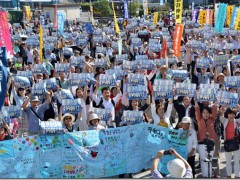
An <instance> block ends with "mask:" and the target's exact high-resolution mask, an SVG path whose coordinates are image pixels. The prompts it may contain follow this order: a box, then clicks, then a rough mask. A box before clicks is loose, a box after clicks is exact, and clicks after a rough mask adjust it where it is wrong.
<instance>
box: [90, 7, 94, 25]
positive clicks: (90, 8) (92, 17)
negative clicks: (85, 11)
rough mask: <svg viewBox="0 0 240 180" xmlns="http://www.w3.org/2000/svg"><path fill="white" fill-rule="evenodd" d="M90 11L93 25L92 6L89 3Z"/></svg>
mask: <svg viewBox="0 0 240 180" xmlns="http://www.w3.org/2000/svg"><path fill="white" fill-rule="evenodd" d="M90 13H91V19H92V25H94V18H93V6H92V5H90Z"/></svg>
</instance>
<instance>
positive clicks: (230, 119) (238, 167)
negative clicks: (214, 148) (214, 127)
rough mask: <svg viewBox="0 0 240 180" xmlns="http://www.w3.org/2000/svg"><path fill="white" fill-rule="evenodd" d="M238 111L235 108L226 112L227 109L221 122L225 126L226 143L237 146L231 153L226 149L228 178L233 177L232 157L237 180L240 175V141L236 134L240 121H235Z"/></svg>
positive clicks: (223, 112)
mask: <svg viewBox="0 0 240 180" xmlns="http://www.w3.org/2000/svg"><path fill="white" fill-rule="evenodd" d="M236 114H237V110H236V109H234V108H228V109H227V110H226V112H225V109H224V108H223V109H222V112H221V117H220V120H221V122H222V124H223V126H224V141H225V142H224V143H226V142H227V141H228V142H229V143H231V146H236V148H235V149H232V150H231V151H230V152H229V151H227V149H226V148H225V151H226V152H225V156H226V170H227V178H231V175H232V156H233V157H234V159H235V161H234V166H233V167H234V168H233V171H234V174H235V178H239V175H240V162H239V159H240V149H239V144H238V140H237V139H236V138H237V136H239V135H238V134H236V132H237V129H238V128H239V127H240V119H235V117H236Z"/></svg>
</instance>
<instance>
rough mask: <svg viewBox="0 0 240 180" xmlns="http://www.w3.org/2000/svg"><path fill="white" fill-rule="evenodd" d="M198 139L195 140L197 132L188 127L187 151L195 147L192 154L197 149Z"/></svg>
mask: <svg viewBox="0 0 240 180" xmlns="http://www.w3.org/2000/svg"><path fill="white" fill-rule="evenodd" d="M197 145H198V141H197V133H196V131H195V130H194V129H192V128H190V129H189V134H188V145H187V147H188V153H190V152H191V151H192V148H194V149H195V151H194V153H193V156H194V155H195V154H196V149H197Z"/></svg>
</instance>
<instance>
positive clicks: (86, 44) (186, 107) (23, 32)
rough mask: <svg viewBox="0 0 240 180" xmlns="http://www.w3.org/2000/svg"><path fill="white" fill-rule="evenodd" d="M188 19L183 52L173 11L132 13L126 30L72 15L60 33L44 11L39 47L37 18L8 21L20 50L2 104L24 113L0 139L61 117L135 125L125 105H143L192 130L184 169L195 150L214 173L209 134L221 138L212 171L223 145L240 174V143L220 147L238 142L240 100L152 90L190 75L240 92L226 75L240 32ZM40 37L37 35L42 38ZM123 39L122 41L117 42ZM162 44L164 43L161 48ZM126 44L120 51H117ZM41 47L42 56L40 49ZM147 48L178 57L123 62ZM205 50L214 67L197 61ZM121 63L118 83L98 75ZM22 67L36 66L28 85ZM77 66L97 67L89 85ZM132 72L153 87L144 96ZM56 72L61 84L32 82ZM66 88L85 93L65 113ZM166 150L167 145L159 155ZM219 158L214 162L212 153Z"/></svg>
mask: <svg viewBox="0 0 240 180" xmlns="http://www.w3.org/2000/svg"><path fill="white" fill-rule="evenodd" d="M170 21H171V25H170ZM166 22H167V23H166ZM183 23H184V24H185V26H184V32H183V35H182V39H181V56H179V57H177V56H175V52H174V50H173V49H172V43H173V41H174V29H175V22H174V19H173V20H170V19H169V21H166V20H164V19H160V20H159V22H158V23H157V25H156V26H153V18H151V17H150V19H145V18H143V17H142V18H140V17H138V18H132V19H129V20H128V21H126V23H125V24H124V26H122V27H121V28H120V31H121V33H120V34H117V33H116V32H115V29H114V23H110V24H109V25H108V26H106V27H100V26H98V25H93V26H92V28H93V33H91V34H88V33H87V32H85V30H84V28H83V25H84V23H83V22H81V21H79V20H78V19H77V20H73V21H70V20H66V21H65V23H64V33H63V34H62V35H60V34H58V33H56V31H55V29H54V28H53V23H52V22H51V20H48V19H46V20H45V25H44V26H43V27H44V49H39V44H37V45H34V43H35V40H33V41H30V40H29V39H30V38H29V37H31V38H32V37H33V36H35V35H36V36H37V37H38V35H39V27H40V24H39V22H34V23H29V22H25V21H24V22H21V24H9V30H10V32H11V35H12V44H13V51H14V56H13V57H12V58H8V73H9V76H8V84H7V94H6V99H5V103H4V106H11V105H14V106H19V107H21V114H20V116H19V117H18V118H12V119H11V121H10V123H8V124H7V123H5V124H2V125H1V129H0V140H1V141H2V140H8V139H11V138H17V137H24V136H31V135H37V134H41V133H42V129H41V126H40V122H41V121H58V122H61V124H62V128H63V132H76V131H86V130H102V129H107V128H118V127H121V126H129V125H133V123H129V122H126V121H125V120H124V118H123V112H124V111H127V110H128V111H143V115H144V117H143V120H142V122H141V123H152V124H155V125H156V126H162V127H164V128H171V129H177V130H178V129H183V130H184V131H188V132H189V140H188V158H187V162H186V161H184V164H185V165H186V167H187V171H186V176H188V174H187V173H189V169H191V170H192V175H193V177H195V172H196V170H195V166H196V165H195V161H196V158H195V155H196V153H198V154H199V162H200V163H199V165H200V168H201V174H202V177H208V171H209V169H208V162H206V161H205V159H206V158H207V155H208V153H207V150H206V145H205V139H206V138H207V136H208V137H209V138H210V139H213V140H214V142H215V145H214V147H213V149H212V150H211V151H210V155H211V156H212V157H215V159H216V160H217V161H216V167H217V168H216V169H215V170H214V172H212V167H210V176H211V177H215V178H220V177H222V175H221V174H220V153H224V154H225V156H226V171H227V177H228V178H230V177H231V176H232V165H231V164H232V157H233V158H234V166H233V172H234V175H235V178H239V177H240V162H239V160H240V150H239V145H238V148H235V149H233V150H232V151H229V152H227V151H223V152H222V151H221V146H222V140H223V141H224V142H227V141H228V142H229V141H231V142H232V141H234V139H236V138H237V135H238V134H237V133H236V132H237V130H238V127H239V123H240V120H239V111H240V106H239V105H237V106H236V107H227V106H225V105H219V104H218V100H217V99H215V100H214V101H206V102H198V101H197V98H196V96H195V97H189V96H178V95H177V93H176V87H174V88H173V89H172V91H173V97H172V98H169V99H155V98H154V90H153V84H154V81H155V80H159V79H160V80H173V81H174V84H176V83H177V82H185V81H189V83H193V84H196V87H197V91H198V90H199V89H200V85H201V84H216V85H219V87H218V90H219V91H229V92H234V93H238V95H239V93H240V89H239V88H228V87H226V86H225V83H224V80H225V77H227V76H234V77H235V76H239V75H240V69H239V64H233V63H232V62H231V60H232V59H233V58H234V57H237V56H238V55H239V54H240V33H239V32H238V31H235V30H231V29H229V28H227V27H226V28H225V29H224V32H223V33H215V32H214V28H213V27H212V25H205V26H201V25H199V24H198V23H196V22H193V21H192V20H191V17H186V18H185V19H184V22H183ZM33 39H34V38H33ZM119 40H122V41H121V42H122V44H121V43H119ZM165 41H166V44H167V54H165V55H166V56H165V57H164V54H163V51H162V48H163V46H164V45H163V44H164V42H165ZM36 42H38V43H39V39H38V40H37V41H36ZM153 42H154V43H153ZM199 42H200V44H199ZM197 43H198V44H197ZM196 44H197V46H196ZM120 45H121V47H119V46H120ZM155 45H156V46H155ZM158 47H161V48H159V49H158ZM120 50H121V51H122V52H119V51H120ZM41 51H42V52H43V58H41V57H40V54H41V53H40V52H41ZM121 55H122V56H121ZM124 55H125V56H124ZM219 55H229V58H228V60H227V63H226V65H225V66H218V65H215V57H216V56H219ZM143 56H144V58H145V57H146V59H145V60H146V61H148V60H154V59H161V60H162V61H164V59H174V58H175V61H170V60H169V61H166V62H167V63H166V64H162V65H154V67H153V69H152V70H149V69H144V68H140V67H139V65H136V67H134V68H132V69H131V67H130V65H129V68H128V67H127V68H126V67H125V69H124V65H123V60H124V61H129V62H134V61H138V60H139V58H142V57H143ZM119 57H120V59H119ZM202 58H205V59H208V60H209V66H208V67H206V68H204V67H202V68H198V67H197V66H196V64H197V62H198V61H200V59H202ZM76 59H81V60H82V64H76V62H77V61H76ZM100 59H101V60H104V61H106V65H105V66H104V67H103V66H101V67H100V66H98V65H96V62H97V61H98V60H100ZM68 63H69V67H68V71H67V72H60V73H58V72H55V68H56V66H57V65H58V64H68ZM36 65H37V66H36ZM40 65H42V66H43V67H44V72H37V71H36V70H35V69H36V67H40ZM34 66H35V68H34ZM116 68H120V69H122V76H121V77H120V78H119V79H118V80H117V82H116V86H111V87H109V86H108V87H102V86H100V85H99V76H100V75H101V74H105V73H106V71H107V70H110V69H113V70H114V69H116ZM173 70H180V71H184V70H187V72H188V78H187V79H179V78H174V77H173V76H172V74H171V71H173ZM23 71H25V72H29V74H30V76H28V77H27V78H28V79H29V81H30V87H27V86H21V84H20V83H18V82H17V81H16V77H17V76H20V75H19V74H20V73H19V72H23ZM74 73H78V74H82V73H93V74H94V81H93V82H94V83H93V82H89V81H87V83H86V85H85V86H71V81H70V77H71V74H74ZM130 74H143V75H144V80H145V81H144V86H146V89H147V97H146V99H134V100H129V98H128V91H127V88H128V85H129V82H128V77H129V75H130ZM50 78H55V79H56V88H55V89H47V90H46V92H45V93H44V94H43V95H42V96H36V95H35V94H33V93H32V92H31V89H32V88H31V87H33V85H34V84H38V83H41V82H43V81H45V80H46V79H50ZM63 90H67V91H69V92H71V94H72V95H73V97H74V99H80V101H81V105H82V110H81V112H79V113H77V114H71V113H62V112H63V109H62V104H61V102H59V97H56V94H58V93H59V92H61V91H63ZM59 94H60V93H59ZM93 108H102V109H109V111H110V117H109V120H108V121H102V120H101V117H100V116H99V115H98V114H97V113H94V112H93V111H92V109H93ZM237 143H238V142H237ZM225 144H226V143H224V146H225ZM172 154H174V155H175V156H177V157H179V156H178V154H177V153H176V152H175V151H174V150H172ZM162 155H163V152H162V151H161V152H159V154H158V156H157V157H158V158H159V157H161V156H162ZM158 158H157V159H158ZM176 163H179V162H176ZM180 163H181V162H180ZM213 163H215V162H214V161H213ZM190 174H191V172H190ZM152 175H153V177H161V176H160V175H159V174H158V172H157V171H156V168H155V170H153V171H152ZM183 175H184V174H183ZM130 176H132V175H131V174H130ZM119 177H123V175H119ZM181 177H185V176H181ZM189 177H192V176H191V175H190V176H189Z"/></svg>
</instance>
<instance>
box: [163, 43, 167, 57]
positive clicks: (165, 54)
mask: <svg viewBox="0 0 240 180" xmlns="http://www.w3.org/2000/svg"><path fill="white" fill-rule="evenodd" d="M166 57H167V41H166V39H164V40H163V49H162V58H166Z"/></svg>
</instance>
